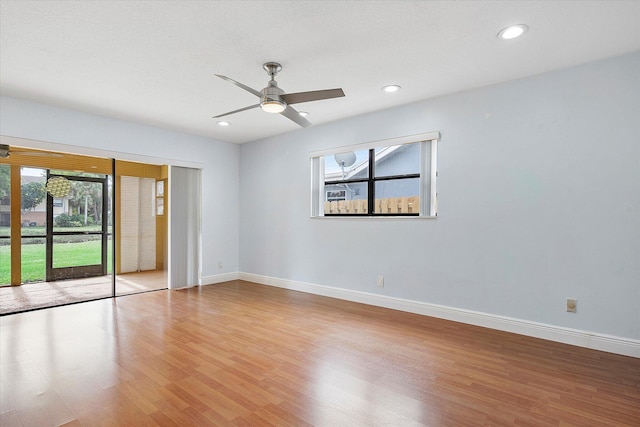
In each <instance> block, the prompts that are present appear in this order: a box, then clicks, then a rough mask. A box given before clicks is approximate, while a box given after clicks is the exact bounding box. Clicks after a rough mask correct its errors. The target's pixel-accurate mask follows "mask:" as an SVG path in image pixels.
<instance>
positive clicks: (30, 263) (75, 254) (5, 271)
mask: <svg viewBox="0 0 640 427" xmlns="http://www.w3.org/2000/svg"><path fill="white" fill-rule="evenodd" d="M32 228H35V227H32ZM10 250H11V249H10V246H8V245H7V246H0V286H2V285H7V284H9V283H10V282H11V272H10V268H11V253H10ZM107 253H108V256H107V259H108V263H107V271H108V272H109V273H110V272H111V241H110V240H109V245H108V249H107ZM53 255H54V257H53V259H54V267H71V266H76V265H95V264H99V263H100V240H90V241H86V242H76V243H56V244H55V245H54V254H53ZM44 279H45V245H44V243H41V244H32V245H22V282H37V281H43V280H44Z"/></svg>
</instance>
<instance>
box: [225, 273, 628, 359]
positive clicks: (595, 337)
mask: <svg viewBox="0 0 640 427" xmlns="http://www.w3.org/2000/svg"><path fill="white" fill-rule="evenodd" d="M216 277H217V276H216ZM236 278H237V279H240V280H246V281H249V282H254V283H260V284H263V285H268V286H275V287H279V288H285V289H291V290H294V291H301V292H307V293H311V294H316V295H323V296H327V297H332V298H338V299H342V300H347V301H353V302H359V303H363V304H369V305H374V306H378V307H385V308H391V309H394V310H400V311H406V312H409V313H415V314H422V315H425V316H431V317H437V318H440V319H446V320H452V321H455V322H461V323H467V324H470V325H476V326H482V327H485V328H490V329H497V330H500V331H505V332H512V333H515V334H520V335H526V336H530V337H535V338H542V339H546V340H550V341H556V342H561V343H565V344H571V345H575V346H579V347H586V348H590V349H594V350H601V351H606V352H609V353H616V354H621V355H624V356H631V357H637V358H640V341H638V340H633V339H630V338H622V337H616V336H611V335H605V334H599V333H595V332H588V331H581V330H576V329H570V328H565V327H561V326H554V325H548V324H544V323H537V322H531V321H528V320H522V319H516V318H512V317H506V316H498V315H495V314H488V313H482V312H478V311H472V310H465V309H460V308H454V307H447V306H444V305H438V304H429V303H425V302H420V301H412V300H407V299H402V298H394V297H389V296H384V295H377V294H371V293H368V292H360V291H353V290H348V289H342V288H334V287H331V286H324V285H315V284H312V283H304V282H297V281H293V280H287V279H279V278H276V277H269V276H262V275H258V274H251V273H243V272H240V273H238V274H237V277H236Z"/></svg>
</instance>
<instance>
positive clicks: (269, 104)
mask: <svg viewBox="0 0 640 427" xmlns="http://www.w3.org/2000/svg"><path fill="white" fill-rule="evenodd" d="M260 108H262V111H266V112H267V113H274V114H276V113H282V112H283V111H284V110H285V109H286V108H287V105H286V104H285V103H284V102H282V101H279V100H277V99H265V100H264V101H262V102H261V103H260Z"/></svg>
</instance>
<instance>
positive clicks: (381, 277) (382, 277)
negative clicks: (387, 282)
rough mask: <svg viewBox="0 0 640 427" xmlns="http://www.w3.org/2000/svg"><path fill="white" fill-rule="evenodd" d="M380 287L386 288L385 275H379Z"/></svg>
mask: <svg viewBox="0 0 640 427" xmlns="http://www.w3.org/2000/svg"><path fill="white" fill-rule="evenodd" d="M378 287H379V288H384V276H378Z"/></svg>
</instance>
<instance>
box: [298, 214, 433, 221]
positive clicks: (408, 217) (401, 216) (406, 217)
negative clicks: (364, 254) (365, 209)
mask: <svg viewBox="0 0 640 427" xmlns="http://www.w3.org/2000/svg"><path fill="white" fill-rule="evenodd" d="M309 218H311V219H334V220H336V219H337V220H341V219H346V220H349V221H352V220H354V219H355V220H363V219H365V220H366V219H370V220H374V221H380V220H385V219H392V220H398V219H405V220H410V221H415V220H420V219H436V218H438V216H437V215H435V216H409V215H399V216H390V215H386V216H373V215H353V216H347V215H335V216H334V215H327V216H324V215H322V216H313V215H311V216H309Z"/></svg>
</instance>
